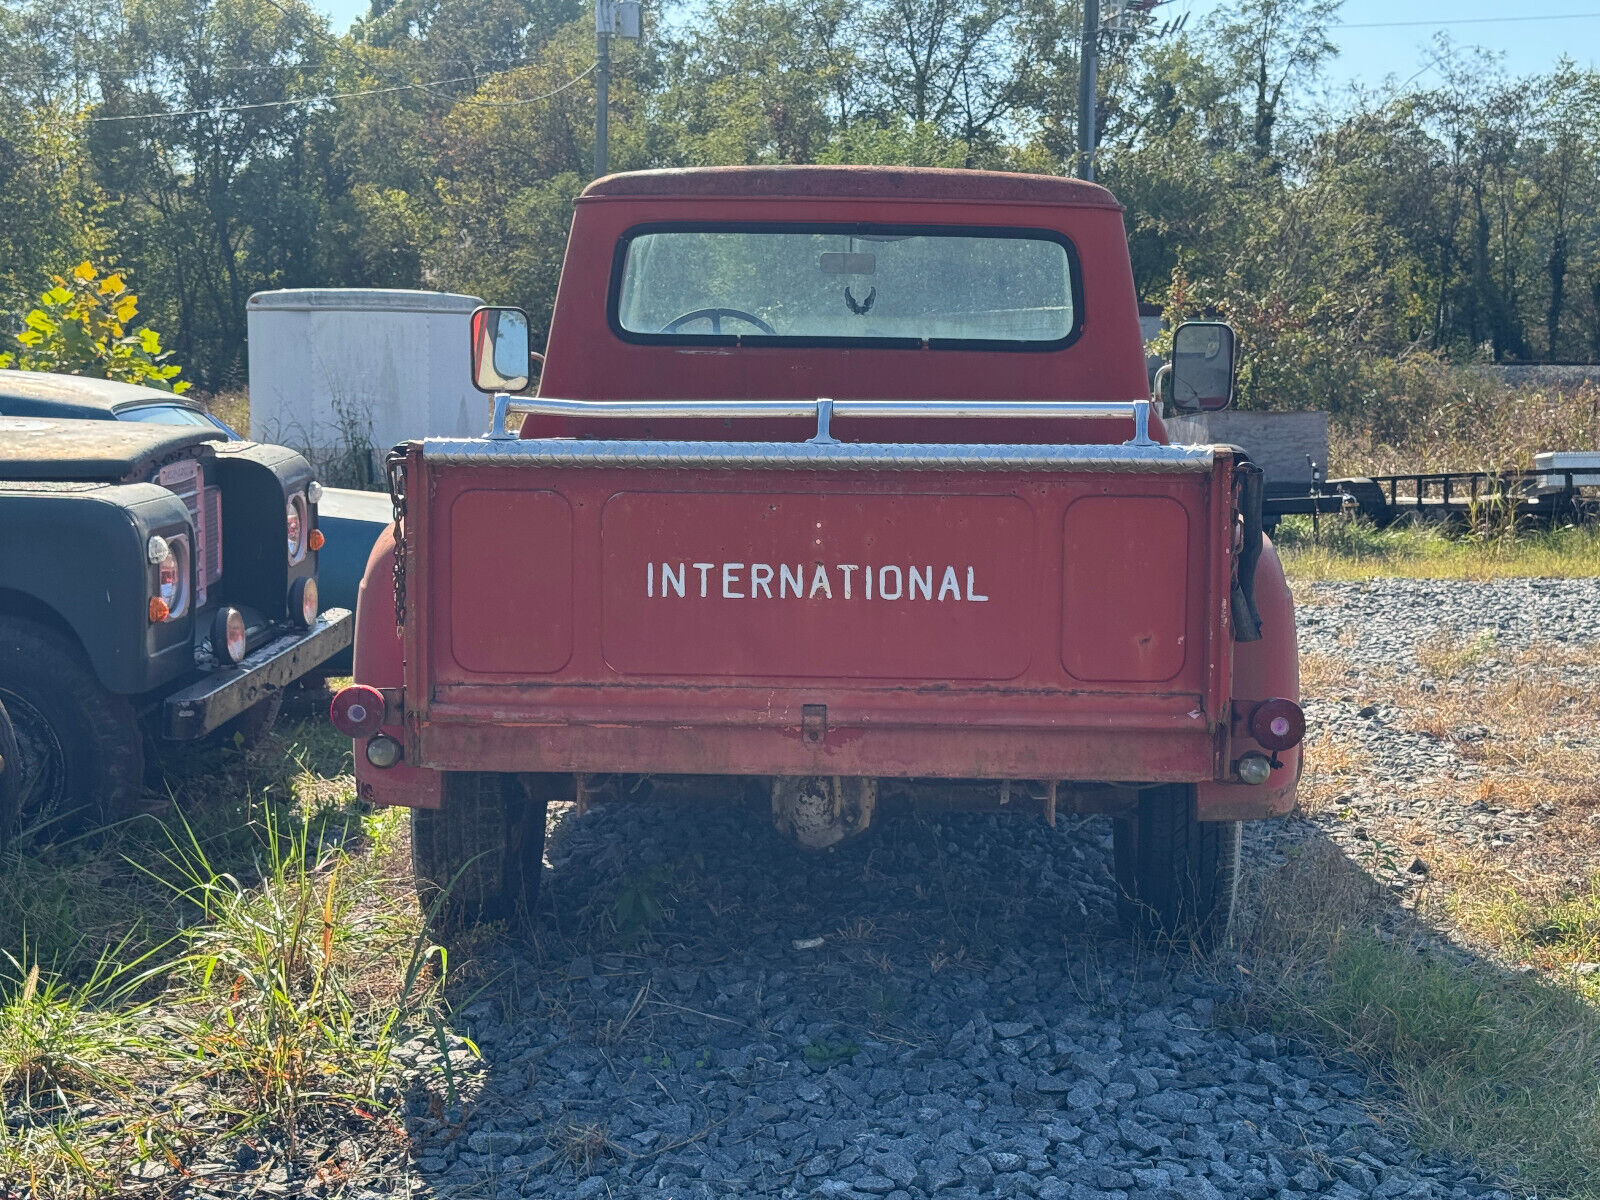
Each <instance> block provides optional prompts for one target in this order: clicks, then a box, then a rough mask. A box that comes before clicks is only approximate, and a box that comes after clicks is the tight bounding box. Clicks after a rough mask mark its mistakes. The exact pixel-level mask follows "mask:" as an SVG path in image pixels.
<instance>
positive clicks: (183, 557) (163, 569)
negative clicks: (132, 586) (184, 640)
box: [150, 535, 190, 621]
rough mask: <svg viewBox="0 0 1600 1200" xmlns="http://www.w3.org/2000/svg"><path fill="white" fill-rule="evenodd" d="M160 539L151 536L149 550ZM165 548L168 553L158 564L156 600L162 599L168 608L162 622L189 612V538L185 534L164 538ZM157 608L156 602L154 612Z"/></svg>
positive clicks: (163, 605)
mask: <svg viewBox="0 0 1600 1200" xmlns="http://www.w3.org/2000/svg"><path fill="white" fill-rule="evenodd" d="M157 540H158V539H156V538H151V539H150V541H151V543H152V544H151V546H150V552H151V553H152V554H153V553H154V551H155V546H154V543H155V542H156V541H157ZM161 540H162V541H163V542H164V545H165V548H166V551H167V552H166V554H165V555H163V556H162V558H161V560H160V561H159V562H157V563H156V592H155V597H154V598H155V599H157V600H159V601H161V607H162V608H163V609H165V611H164V613H163V614H162V616H161V617H160V620H162V621H176V620H177V619H178V618H179V617H181V616H183V614H184V613H186V612H188V611H189V563H190V558H189V539H188V538H187V537H185V536H182V535H175V536H173V537H169V538H165V539H161ZM156 611H157V608H156V606H155V605H152V606H151V613H152V614H154V613H155V612H156Z"/></svg>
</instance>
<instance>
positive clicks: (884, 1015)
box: [410, 581, 1600, 1200]
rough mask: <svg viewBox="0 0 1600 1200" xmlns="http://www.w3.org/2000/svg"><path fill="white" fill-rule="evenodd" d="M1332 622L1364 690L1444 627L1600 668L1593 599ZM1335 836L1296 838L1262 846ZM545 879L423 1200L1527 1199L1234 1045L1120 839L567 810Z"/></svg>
mask: <svg viewBox="0 0 1600 1200" xmlns="http://www.w3.org/2000/svg"><path fill="white" fill-rule="evenodd" d="M1310 599H1311V602H1310V604H1308V605H1307V607H1306V608H1305V609H1304V619H1303V625H1302V629H1303V633H1302V639H1303V648H1304V649H1306V650H1308V651H1312V652H1316V653H1322V654H1328V655H1334V656H1338V657H1339V658H1340V659H1342V660H1343V661H1344V662H1346V663H1347V664H1348V669H1349V670H1351V671H1354V672H1356V673H1358V674H1359V673H1360V672H1361V671H1362V670H1364V669H1368V668H1377V667H1386V668H1392V667H1396V666H1398V667H1400V668H1401V669H1405V667H1406V664H1407V663H1408V662H1410V661H1411V657H1410V656H1412V655H1413V647H1414V646H1415V644H1416V642H1417V641H1418V640H1419V639H1421V638H1426V637H1428V636H1429V635H1430V634H1432V633H1433V632H1434V631H1436V630H1438V629H1441V628H1443V629H1446V630H1449V631H1451V632H1453V633H1456V634H1459V635H1461V636H1463V637H1467V638H1470V637H1472V636H1473V634H1474V633H1475V631H1477V630H1480V629H1491V630H1493V631H1494V632H1495V636H1496V639H1497V640H1496V643H1495V644H1496V645H1497V646H1499V645H1505V646H1512V645H1517V644H1521V643H1525V642H1527V641H1529V640H1530V639H1536V638H1545V639H1562V638H1566V639H1582V640H1590V641H1594V640H1600V581H1562V582H1551V583H1544V582H1525V581H1511V582H1499V583H1494V584H1482V585H1479V584H1467V583H1432V582H1427V581H1382V582H1378V583H1375V584H1324V585H1318V586H1317V587H1315V588H1314V589H1313V592H1312V595H1311V598H1310ZM1347 709H1348V711H1346V710H1347ZM1311 712H1312V716H1313V719H1314V720H1316V721H1324V722H1327V721H1334V722H1350V723H1352V728H1355V726H1356V724H1358V723H1363V722H1365V723H1367V724H1370V723H1371V722H1372V721H1373V720H1374V718H1376V719H1378V720H1379V721H1381V720H1382V714H1381V713H1368V714H1366V715H1360V713H1361V710H1360V709H1359V708H1356V707H1354V706H1353V702H1345V701H1340V700H1337V699H1335V700H1330V701H1320V700H1319V701H1317V702H1316V703H1315V704H1313V705H1312V707H1311ZM1380 729H1381V726H1380ZM1372 741H1373V746H1374V748H1375V753H1377V754H1378V755H1379V756H1380V757H1379V758H1378V759H1377V760H1376V764H1377V768H1378V769H1381V770H1382V771H1385V772H1388V773H1389V774H1390V776H1391V777H1392V778H1394V779H1396V780H1399V781H1401V782H1403V781H1404V779H1405V778H1406V776H1407V774H1408V773H1413V774H1423V773H1427V772H1431V771H1436V770H1438V769H1440V768H1441V765H1444V766H1448V765H1449V764H1448V763H1443V764H1441V761H1440V760H1439V757H1438V756H1439V755H1440V754H1444V753H1446V752H1445V751H1443V750H1441V749H1440V747H1439V746H1437V745H1432V744H1424V742H1426V739H1418V738H1410V739H1409V740H1408V739H1407V738H1402V737H1395V736H1392V731H1391V733H1390V734H1387V735H1384V736H1381V737H1374V738H1373V739H1372ZM1368 796H1369V801H1370V803H1372V804H1374V805H1378V804H1383V803H1391V802H1392V789H1386V788H1371V789H1368ZM1326 836H1328V834H1327V833H1326V832H1325V831H1324V830H1323V829H1321V827H1319V826H1318V825H1317V823H1316V822H1314V821H1309V820H1303V819H1296V820H1293V821H1291V822H1287V823H1280V824H1278V825H1277V826H1275V827H1273V828H1271V829H1270V831H1268V830H1265V829H1264V830H1261V831H1260V832H1259V833H1258V834H1257V835H1256V836H1254V837H1252V839H1251V843H1252V844H1254V845H1255V846H1256V847H1257V849H1258V850H1260V851H1262V852H1265V853H1267V854H1270V851H1271V850H1272V849H1281V847H1282V845H1283V842H1284V840H1285V839H1298V838H1317V837H1326ZM549 859H550V862H551V864H552V866H551V869H550V870H549V871H548V872H547V876H546V887H547V889H548V890H547V892H546V895H547V897H548V898H549V901H550V904H549V911H548V912H547V913H546V915H545V918H544V921H545V924H544V929H543V931H542V935H541V944H540V951H539V953H538V954H537V955H536V956H535V957H534V958H523V957H520V956H512V955H510V954H509V953H507V952H503V951H489V952H485V954H484V955H482V956H481V961H480V962H478V963H477V964H476V965H475V966H472V967H469V968H468V969H467V970H466V971H465V975H466V978H464V979H462V978H458V979H457V982H456V987H457V991H458V993H467V994H470V993H471V992H472V990H473V989H474V988H476V987H479V986H482V987H483V991H482V992H481V994H479V995H478V996H477V997H476V998H475V999H473V1000H472V1001H471V1002H470V1003H468V1004H466V1006H465V1008H464V1009H463V1010H461V1011H459V1012H458V1025H459V1026H460V1027H462V1028H464V1029H466V1031H468V1032H469V1033H470V1034H471V1036H472V1037H473V1038H474V1039H475V1041H476V1043H477V1045H478V1047H479V1048H480V1050H481V1052H482V1059H481V1062H476V1063H469V1062H468V1061H467V1058H466V1056H464V1055H460V1054H457V1055H455V1056H453V1057H454V1058H455V1059H457V1060H459V1062H460V1063H461V1066H462V1072H461V1077H460V1084H461V1089H462V1090H461V1093H460V1096H459V1098H458V1100H459V1102H458V1106H457V1107H456V1108H453V1109H447V1110H446V1111H443V1112H441V1111H439V1110H438V1108H437V1107H435V1108H434V1109H433V1111H432V1113H431V1115H429V1114H428V1113H427V1111H426V1109H425V1106H424V1105H423V1103H422V1102H421V1101H419V1103H418V1104H417V1105H416V1106H415V1107H416V1112H415V1115H414V1116H413V1119H412V1120H411V1122H410V1126H411V1132H412V1136H413V1138H414V1139H415V1143H416V1149H415V1156H416V1157H415V1158H414V1161H413V1176H412V1182H413V1186H419V1187H420V1189H421V1190H422V1192H423V1194H427V1193H428V1191H429V1190H431V1191H432V1192H434V1193H436V1194H439V1195H449V1196H514V1195H518V1194H520V1195H525V1196H561V1197H578V1198H585V1197H602V1196H607V1197H609V1196H615V1197H632V1196H639V1197H644V1196H649V1197H658V1198H666V1197H670V1198H674V1200H679V1198H684V1200H686V1198H690V1197H713V1196H715V1197H726V1196H783V1197H805V1196H817V1197H882V1196H887V1197H892V1198H894V1200H909V1198H912V1197H930V1196H939V1197H944V1198H948V1200H955V1198H958V1197H980V1196H982V1197H991V1196H999V1197H1011V1196H1024V1197H1034V1196H1036V1197H1041V1198H1043V1200H1062V1198H1074V1200H1096V1198H1101V1200H1110V1198H1116V1200H1123V1198H1129V1197H1189V1198H1192V1197H1205V1198H1211V1197H1220V1196H1226V1197H1252V1198H1255V1197H1268V1196H1273V1197H1295V1196H1310V1195H1319V1196H1330V1197H1348V1198H1349V1200H1356V1198H1358V1197H1372V1196H1375V1197H1477V1196H1506V1195H1507V1193H1506V1192H1503V1191H1500V1190H1497V1189H1496V1188H1494V1187H1493V1186H1490V1185H1487V1184H1484V1183H1481V1182H1480V1180H1479V1175H1478V1174H1477V1173H1476V1172H1475V1171H1474V1170H1473V1169H1472V1168H1471V1167H1470V1165H1467V1164H1462V1163H1458V1162H1450V1161H1443V1160H1440V1159H1437V1158H1432V1157H1429V1156H1426V1155H1422V1154H1419V1153H1418V1152H1417V1151H1416V1150H1415V1149H1413V1148H1411V1147H1408V1146H1407V1145H1406V1144H1405V1142H1404V1140H1403V1137H1402V1135H1401V1134H1400V1133H1398V1132H1396V1131H1395V1129H1394V1128H1393V1126H1392V1123H1390V1124H1387V1125H1386V1124H1385V1122H1384V1112H1385V1110H1384V1105H1383V1101H1382V1098H1381V1096H1374V1095H1372V1094H1371V1091H1370V1089H1369V1085H1368V1082H1367V1081H1366V1080H1364V1079H1363V1078H1361V1077H1359V1076H1357V1075H1354V1074H1352V1073H1350V1072H1349V1071H1347V1070H1344V1069H1341V1068H1339V1067H1337V1066H1334V1065H1331V1064H1330V1063H1328V1062H1326V1061H1323V1060H1321V1059H1319V1058H1317V1057H1315V1056H1314V1055H1313V1054H1311V1053H1309V1052H1308V1051H1307V1048H1306V1047H1303V1046H1294V1045H1290V1044H1286V1043H1285V1042H1282V1041H1279V1040H1275V1039H1274V1038H1273V1037H1272V1036H1270V1035H1268V1034H1262V1033H1252V1032H1250V1031H1236V1030H1234V1029H1232V1028H1230V1027H1229V1025H1228V1022H1227V1021H1226V1019H1225V1018H1226V1015H1227V1005H1228V1003H1229V1000H1230V998H1231V997H1232V995H1233V991H1232V989H1233V988H1234V987H1236V986H1238V984H1237V981H1238V980H1239V979H1240V978H1241V977H1242V976H1241V975H1240V973H1239V970H1238V966H1239V964H1237V963H1236V962H1233V961H1230V960H1229V959H1227V958H1226V957H1224V958H1222V959H1219V960H1218V961H1216V962H1214V963H1211V964H1195V963H1191V962H1186V961H1183V960H1179V959H1173V958H1168V957H1163V956H1162V955H1160V954H1159V953H1157V952H1155V951H1151V950H1140V949H1136V948H1134V947H1132V946H1131V945H1130V944H1129V942H1128V941H1127V940H1126V939H1125V938H1124V937H1123V936H1122V935H1121V934H1120V933H1119V932H1118V930H1117V929H1116V926H1115V923H1114V905H1113V895H1112V887H1111V877H1110V871H1109V829H1108V826H1107V825H1106V823H1104V822H1102V821H1099V820H1082V821H1078V820H1071V819H1063V820H1062V821H1061V823H1060V825H1059V827H1058V828H1056V829H1050V828H1048V827H1045V826H1044V825H1042V824H1040V823H1039V822H1037V821H1036V820H1032V819H1028V818H1011V819H1001V818H997V817H987V816H968V815H957V816H942V817H913V816H901V817H890V818H887V819H885V820H884V821H883V822H882V823H881V825H880V826H879V827H877V828H875V830H874V831H873V832H872V833H870V834H869V835H868V836H867V837H865V838H863V839H860V840H858V841H856V842H854V843H849V844H846V845H845V846H842V847H840V848H839V849H838V850H837V851H835V852H832V853H828V854H823V855H806V854H802V853H799V852H797V851H795V850H793V849H791V848H790V847H789V845H788V844H787V843H785V842H784V841H782V840H781V839H780V838H779V837H778V836H777V835H776V834H775V833H773V832H772V831H771V830H770V829H768V828H767V827H766V826H765V825H764V824H762V823H760V822H758V821H756V820H753V819H751V817H750V816H748V815H747V814H744V813H740V812H737V811H734V810H732V809H730V808H729V807H728V806H726V805H722V804H707V803H702V802H696V801H694V800H693V799H689V800H685V801H682V802H679V803H675V804H673V805H671V806H668V805H663V804H654V803H648V804H624V805H613V806H604V807H599V808H597V809H595V810H594V811H592V812H590V813H587V814H585V815H583V816H581V817H578V816H574V815H570V814H569V815H567V816H566V817H565V818H564V819H562V820H561V821H560V823H559V824H558V826H557V828H556V829H555V831H554V832H553V834H552V837H551V842H550V847H549ZM819 939H820V941H819ZM463 999H464V997H463V995H460V994H458V996H457V1001H458V1003H461V1002H463ZM436 1054H437V1052H436V1051H433V1050H423V1051H421V1056H422V1059H423V1060H425V1061H426V1060H428V1059H430V1058H432V1059H433V1060H434V1061H435V1062H436V1061H437V1058H436Z"/></svg>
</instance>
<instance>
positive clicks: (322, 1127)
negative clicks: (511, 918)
mask: <svg viewBox="0 0 1600 1200" xmlns="http://www.w3.org/2000/svg"><path fill="white" fill-rule="evenodd" d="M321 707H322V701H321V698H320V697H318V696H315V695H307V694H302V695H301V696H300V697H298V698H296V699H295V700H294V703H293V704H292V705H286V708H287V709H288V710H289V716H288V719H286V720H285V721H284V722H283V723H282V724H281V725H280V737H279V740H278V742H277V744H276V745H273V746H270V747H269V748H268V749H267V750H266V751H265V752H264V753H262V754H261V755H259V756H247V755H244V754H241V753H239V752H237V751H236V750H232V749H229V748H222V749H216V750H210V751H205V752H202V753H200V754H199V755H198V756H197V757H196V758H195V759H193V760H190V761H187V762H183V763H180V764H177V765H176V766H174V767H173V769H171V770H170V771H169V772H168V775H167V784H168V787H169V788H170V790H171V793H172V803H171V805H170V806H169V807H168V808H167V809H166V810H165V811H162V812H160V813H158V814H155V815H150V816H145V817H140V818H137V819H134V820H131V821H128V822H125V823H123V824H122V825H119V826H117V827H114V828H112V829H109V830H103V831H98V832H97V833H95V834H94V835H92V836H88V837H83V838H79V839H77V840H75V841H73V842H69V843H66V844H55V845H51V844H44V843H39V842H34V843H31V844H30V843H29V841H28V840H27V839H26V838H25V839H24V840H23V842H22V843H21V844H20V845H19V846H17V847H15V848H14V849H12V850H11V851H8V853H7V855H6V857H5V860H4V861H3V862H0V1102H3V1104H4V1107H5V1111H6V1114H7V1120H6V1122H4V1123H0V1180H6V1181H8V1182H10V1181H22V1180H25V1181H27V1187H26V1188H25V1189H24V1190H23V1192H22V1194H24V1195H39V1196H55V1195H118V1194H122V1193H123V1192H124V1191H125V1190H126V1181H127V1172H128V1170H129V1169H130V1168H132V1167H135V1166H137V1165H138V1164H140V1163H142V1162H153V1163H156V1164H158V1165H160V1166H163V1167H166V1168H168V1169H171V1170H176V1171H178V1172H179V1173H180V1174H181V1172H182V1169H183V1165H184V1164H185V1163H186V1162H188V1161H191V1160H194V1159H196V1158H202V1157H205V1156H206V1154H207V1152H208V1147H214V1146H217V1145H218V1144H219V1143H222V1144H226V1145H227V1146H229V1147H235V1146H237V1145H239V1144H240V1143H241V1141H243V1142H249V1143H251V1144H256V1145H260V1146H263V1147H268V1148H270V1153H274V1154H277V1155H278V1156H279V1157H287V1158H289V1159H294V1158H295V1157H296V1156H297V1155H299V1154H300V1153H301V1152H302V1151H301V1147H302V1144H304V1143H305V1142H306V1140H307V1137H308V1135H309V1134H313V1133H314V1134H315V1135H316V1136H315V1137H314V1138H312V1139H311V1144H312V1145H314V1146H326V1145H329V1144H335V1143H338V1142H341V1141H342V1140H344V1139H350V1142H351V1144H355V1145H358V1146H359V1147H360V1153H362V1154H382V1153H385V1152H388V1151H391V1150H392V1149H393V1147H394V1146H395V1145H396V1144H398V1143H397V1139H398V1137H399V1136H400V1134H399V1132H398V1127H397V1126H396V1125H395V1123H394V1122H393V1121H392V1120H390V1119H389V1117H388V1115H387V1114H388V1113H389V1111H390V1110H391V1109H392V1107H393V1105H394V1104H395V1102H396V1101H397V1099H398V1093H397V1088H398V1085H399V1082H400V1069H399V1066H398V1064H397V1062H396V1057H395V1052H396V1050H397V1049H398V1047H399V1045H400V1043H401V1042H402V1041H405V1040H407V1039H409V1038H411V1037H412V1036H414V1035H416V1034H417V1033H419V1032H421V1031H422V1030H424V1029H427V1028H429V1027H430V1026H435V1025H437V1022H438V1009H439V1004H440V988H441V984H442V977H443V967H444V958H443V951H442V950H440V949H438V948H437V947H435V946H433V945H432V944H431V943H430V942H429V941H428V940H427V939H426V937H425V936H424V929H423V923H422V920H421V915H420V913H419V912H418V911H417V905H416V902H415V900H414V898H413V896H412V892H411V888H410V886H409V880H408V879H406V878H405V877H404V874H403V871H404V866H403V864H402V863H400V862H399V861H397V860H398V858H399V857H400V856H399V855H398V854H397V853H396V852H397V851H398V850H399V849H400V848H401V846H402V845H403V840H404V839H403V834H402V833H401V822H402V821H403V817H404V814H403V813H401V812H398V811H397V810H383V811H382V812H380V813H377V814H367V813H364V812H362V811H360V809H359V808H358V806H357V805H356V803H355V797H354V789H353V782H352V780H351V778H350V776H349V774H348V771H349V743H348V742H347V741H345V740H344V739H341V738H338V737H337V736H336V735H334V734H333V732H332V730H331V729H329V728H327V726H326V723H325V722H323V721H321V720H319V719H318V710H319V709H320V708H321ZM297 715H298V717H299V718H300V719H299V722H298V723H297V721H296V716H297ZM232 1153H233V1150H232V1149H231V1148H229V1149H221V1150H216V1151H213V1154H214V1155H216V1154H220V1155H221V1156H223V1157H231V1156H232ZM307 1153H310V1151H308V1152H307ZM316 1153H321V1151H320V1150H319V1151H316ZM301 1166H302V1167H305V1168H306V1169H314V1168H315V1163H313V1162H311V1161H310V1160H309V1159H308V1160H307V1161H306V1162H304V1163H302V1164H301Z"/></svg>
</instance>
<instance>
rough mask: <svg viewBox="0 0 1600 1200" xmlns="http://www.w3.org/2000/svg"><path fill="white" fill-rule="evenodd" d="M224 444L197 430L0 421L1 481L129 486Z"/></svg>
mask: <svg viewBox="0 0 1600 1200" xmlns="http://www.w3.org/2000/svg"><path fill="white" fill-rule="evenodd" d="M224 440H226V435H225V434H224V433H223V432H222V431H221V430H220V429H204V428H201V427H200V426H172V425H146V424H142V423H138V422H114V423H113V422H101V421H81V420H64V421H63V420H50V419H46V418H42V417H10V416H0V481H6V482H39V481H45V480H51V481H62V482H103V483H131V482H134V481H137V480H143V479H148V478H149V477H150V476H151V475H152V474H153V473H154V472H155V471H156V469H157V468H159V467H160V466H162V465H163V464H165V463H167V462H170V461H172V460H173V459H177V458H185V457H191V456H193V455H196V454H200V453H204V452H205V451H204V450H203V449H202V448H203V447H205V446H206V445H207V444H208V443H211V442H220V441H224Z"/></svg>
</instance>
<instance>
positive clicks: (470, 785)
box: [411, 771, 551, 936]
mask: <svg viewBox="0 0 1600 1200" xmlns="http://www.w3.org/2000/svg"><path fill="white" fill-rule="evenodd" d="M550 795H551V789H550V787H549V785H548V782H547V780H546V778H545V777H542V776H527V775H522V776H519V775H503V774H495V773H491V772H486V771H451V772H449V773H447V774H446V775H445V777H444V794H443V798H442V802H441V804H440V806H439V807H438V808H436V809H435V808H415V809H412V810H411V867H412V871H413V873H414V874H415V876H416V882H417V899H418V900H420V901H421V903H422V911H423V914H424V915H425V916H429V917H430V922H431V924H432V926H433V928H434V930H435V932H436V933H437V934H440V935H444V936H447V935H451V934H458V933H462V932H465V931H466V930H468V929H471V928H472V927H474V926H477V925H483V924H487V923H489V922H491V921H504V922H506V924H507V925H508V927H509V928H510V929H512V930H513V931H520V930H522V929H525V928H527V926H528V922H529V918H530V917H531V915H532V913H533V910H534V905H535V904H536V903H537V901H538V898H539V876H540V874H541V873H542V870H543V865H544V826H545V810H546V808H547V806H548V803H549V799H550Z"/></svg>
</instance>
